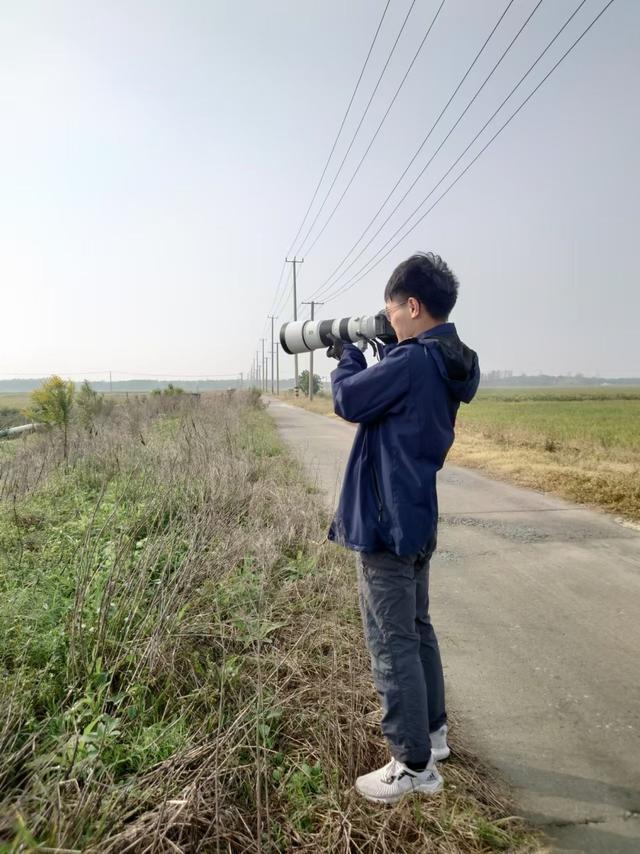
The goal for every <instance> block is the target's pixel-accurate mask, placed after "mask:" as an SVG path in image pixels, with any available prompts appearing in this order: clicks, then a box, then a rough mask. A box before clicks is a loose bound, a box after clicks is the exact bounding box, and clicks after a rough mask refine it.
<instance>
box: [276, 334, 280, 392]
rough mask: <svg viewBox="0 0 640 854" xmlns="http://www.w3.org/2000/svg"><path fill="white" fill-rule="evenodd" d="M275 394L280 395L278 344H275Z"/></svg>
mask: <svg viewBox="0 0 640 854" xmlns="http://www.w3.org/2000/svg"><path fill="white" fill-rule="evenodd" d="M276 394H277V395H278V397H280V345H279V344H276Z"/></svg>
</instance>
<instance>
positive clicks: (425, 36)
mask: <svg viewBox="0 0 640 854" xmlns="http://www.w3.org/2000/svg"><path fill="white" fill-rule="evenodd" d="M540 2H542V0H540ZM444 4H445V0H442V2H441V3H440V6H439V7H438V10H437V11H436V13H435V15H434V16H433V19H432V21H431V23H430V24H429V26H428V27H427V31H426V33H425V34H424V36H423V38H422V41H421V42H420V44H419V45H418V49H417V50H416V52H415V54H414V55H413V59H412V60H411V62H410V63H409V67H408V68H407V70H406V71H405V73H404V76H403V78H402V80H401V81H400V85H399V86H398V88H397V89H396V91H395V94H394V95H393V98H392V99H391V101H390V102H389V106H388V107H387V109H386V111H385V113H384V115H383V116H382V119H381V120H380V122H379V124H378V127H377V128H376V130H375V132H374V134H373V136H372V138H371V141H370V142H369V145H368V146H367V147H366V149H365V151H364V154H363V155H362V157H361V158H360V160H359V162H358V165H357V166H356V168H355V170H354V172H353V174H352V176H351V178H350V179H349V181H348V183H347V186H346V187H345V188H344V190H343V191H342V195H341V196H340V198H339V199H338V201H337V202H336V204H335V205H334V207H333V210H332V211H331V213H330V214H329V216H328V217H327V219H326V221H325V223H324V225H323V226H322V228H321V229H320V231H319V232H318V234H317V235H316V236H315V238H314V239H313V242H312V243H311V244H310V245H309V246H308V247H307V248H306V249H305V250H304V253H303V254H305V255H308V254H309V253H310V252H311V250H312V249H313V247H314V246H315V245H316V243H317V242H318V240H320V238H321V237H322V235H323V234H324V232H325V230H326V228H327V226H328V225H329V223H330V222H331V220H332V219H333V217H334V216H335V213H336V211H337V210H338V208H339V207H340V205H341V204H342V200H343V199H344V197H345V196H346V194H347V192H348V191H349V188H350V187H351V185H352V184H353V182H354V180H355V178H356V176H357V174H358V172H359V171H360V167H361V166H362V164H363V163H364V161H365V159H366V157H367V155H368V154H369V152H370V151H371V148H372V146H373V143H374V142H375V141H376V139H377V137H378V134H379V133H380V131H381V130H382V126H383V125H384V123H385V121H386V120H387V117H388V115H389V113H390V112H391V108H392V107H393V105H394V104H395V102H396V99H397V97H398V95H399V94H400V91H401V90H402V87H403V86H404V84H405V82H406V79H407V77H408V76H409V74H410V72H411V69H412V68H413V66H414V64H415V62H416V60H417V58H418V56H419V55H420V53H421V52H422V48H423V47H424V45H425V43H426V41H427V39H428V38H429V34H430V33H431V30H432V29H433V26H434V24H435V22H436V21H437V20H438V16H439V15H440V12H441V11H442V7H443V6H444ZM301 252H302V250H301Z"/></svg>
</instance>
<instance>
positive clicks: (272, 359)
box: [267, 314, 276, 394]
mask: <svg viewBox="0 0 640 854" xmlns="http://www.w3.org/2000/svg"><path fill="white" fill-rule="evenodd" d="M267 318H268V319H269V320H270V321H271V394H273V371H274V367H273V366H274V365H275V360H274V358H273V321H274V320H275V319H276V318H275V315H273V314H268V315H267Z"/></svg>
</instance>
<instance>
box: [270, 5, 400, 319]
mask: <svg viewBox="0 0 640 854" xmlns="http://www.w3.org/2000/svg"><path fill="white" fill-rule="evenodd" d="M390 3H391V0H387V2H386V4H385V7H384V9H383V11H382V16H381V17H380V20H379V22H378V26H377V28H376V31H375V33H374V36H373V39H372V41H371V44H370V46H369V50H368V51H367V56H366V58H365V61H364V63H363V65H362V68H361V69H360V74H359V75H358V79H357V81H356V85H355V87H354V89H353V92H352V94H351V98H350V99H349V103H348V105H347V109H346V111H345V114H344V116H343V117H342V121H341V123H340V127H339V128H338V133H337V134H336V137H335V139H334V141H333V145H332V147H331V151H330V152H329V156H328V157H327V160H326V162H325V165H324V168H323V170H322V174H321V175H320V179H319V180H318V183H317V185H316V188H315V190H314V192H313V195H312V198H311V201H310V202H309V205H308V207H307V210H306V212H305V214H304V216H303V218H302V221H301V223H300V226H299V227H298V231H297V232H296V235H295V237H294V238H293V240H292V241H291V245H290V247H289V249H288V250H287V252H286V256H288V255H289V254H290V253H291V250H292V248H293V246H294V245H295V242H296V240H297V239H298V237H299V235H300V232H301V231H302V228H303V227H304V224H305V222H306V220H307V217H308V215H309V212H310V210H311V208H312V206H313V203H314V202H315V200H316V197H317V195H318V191H319V189H320V186H321V184H322V181H323V180H324V176H325V174H326V171H327V169H328V167H329V163H330V162H331V158H332V157H333V153H334V151H335V148H336V146H337V144H338V140H339V139H340V135H341V134H342V130H343V128H344V125H345V122H346V120H347V117H348V115H349V112H350V111H351V107H352V105H353V102H354V100H355V97H356V94H357V92H358V89H359V87H360V83H361V82H362V78H363V76H364V73H365V70H366V68H367V65H368V63H369V59H370V58H371V54H372V52H373V48H374V46H375V44H376V41H377V39H378V35H379V34H380V30H381V29H382V24H383V22H384V19H385V17H386V14H387V11H388V9H389V5H390ZM414 3H415V0H414ZM412 8H413V4H412ZM385 67H386V66H385ZM365 115H366V111H365ZM363 118H364V117H363ZM286 256H285V257H286ZM286 266H287V265H286V261H285V262H283V264H282V268H281V269H280V275H279V277H278V283H277V285H276V289H275V293H274V297H273V301H272V306H271V310H270V311H269V314H278V313H279V311H281V310H282V307H280V308H277V306H278V305H279V300H280V299H282V296H279V293H280V288H281V287H282V280H283V276H284V270H285V267H286ZM286 295H287V282H285V284H284V291H283V296H284V297H286ZM263 333H264V329H263Z"/></svg>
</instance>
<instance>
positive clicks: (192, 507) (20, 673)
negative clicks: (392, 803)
mask: <svg viewBox="0 0 640 854" xmlns="http://www.w3.org/2000/svg"><path fill="white" fill-rule="evenodd" d="M14 447H17V448H18V450H17V452H16V453H15V454H14V455H13V456H12V457H11V458H10V459H5V460H4V461H3V460H1V459H0V495H1V496H2V499H1V501H2V512H1V514H0V651H1V652H0V669H1V672H0V704H1V705H2V708H3V710H4V714H3V719H2V721H1V722H0V755H1V756H2V760H1V762H0V791H2V798H3V799H2V801H0V844H2V845H3V846H4V850H7V851H15V852H17V851H26V850H61V849H64V850H67V851H87V852H100V854H104V853H105V852H114V854H115V852H123V851H153V852H169V851H171V852H176V851H184V852H195V851H198V852H200V851H212V852H213V851H228V852H259V851H264V852H267V851H271V852H275V851H281V852H284V851H293V850H296V851H297V850H301V851H314V852H326V851H332V852H333V851H344V852H347V851H349V852H350V851H359V852H374V851H376V852H377V851H379V852H391V851H393V852H403V851H406V852H410V851H411V852H414V851H417V850H420V851H425V852H459V851H463V852H467V851H469V852H471V851H473V852H488V851H493V850H496V849H498V850H510V851H518V852H525V851H535V850H539V845H538V843H537V841H536V839H535V837H534V836H533V835H532V834H531V833H530V832H529V830H528V829H527V828H526V827H525V825H524V824H523V823H522V822H521V821H520V820H518V819H517V818H513V817H512V810H511V808H510V806H509V804H508V801H507V800H506V799H505V797H504V794H503V793H502V792H501V790H500V787H499V785H498V784H497V783H495V782H494V781H492V780H491V777H490V775H489V774H488V772H487V771H486V769H483V768H481V767H480V766H479V764H478V763H477V761H476V760H475V759H474V757H473V756H471V755H469V754H468V753H467V752H466V751H465V749H464V747H463V744H462V742H461V739H460V738H457V737H456V727H455V726H454V736H453V747H454V750H455V756H454V757H453V758H452V760H451V761H450V762H448V763H447V764H446V765H445V766H443V772H444V774H445V779H446V788H445V791H444V792H443V793H442V794H440V795H438V796H436V797H434V798H432V799H431V800H413V801H412V800H409V801H407V802H405V803H402V804H400V805H398V806H397V807H394V808H390V809H380V808H376V807H374V806H373V805H370V804H367V803H366V802H363V801H361V800H360V799H359V798H358V797H357V796H356V795H355V793H354V792H353V789H352V784H353V780H354V777H355V775H356V774H358V773H362V772H363V771H365V770H370V769H371V768H372V767H375V766H377V765H379V764H381V763H382V762H383V761H386V758H387V756H386V752H385V749H384V746H383V744H382V741H381V738H380V734H379V731H378V725H377V717H378V704H377V698H376V696H375V693H374V691H373V688H372V685H371V682H370V676H369V663H368V656H367V654H366V651H365V649H364V647H363V643H362V637H361V629H360V624H359V615H358V612H357V604H356V597H355V589H354V587H355V585H354V581H353V568H352V559H351V556H350V555H349V554H347V553H345V552H344V551H342V550H340V549H338V548H336V547H333V546H330V545H328V544H326V543H322V541H323V539H324V532H325V526H326V520H325V519H324V518H323V512H322V509H321V507H320V502H318V501H317V500H316V499H315V497H314V494H313V490H311V489H310V488H309V487H307V486H306V485H305V483H304V481H303V479H302V477H301V474H300V470H299V468H298V467H297V465H296V464H295V463H294V462H292V460H291V458H290V457H289V456H287V454H286V453H285V452H284V450H283V447H282V445H281V444H280V442H279V440H278V438H277V436H276V434H275V430H274V428H273V425H272V423H271V421H270V419H269V418H268V416H267V415H266V413H265V412H264V411H263V409H262V407H261V405H260V404H259V401H258V400H257V396H256V395H251V394H247V395H243V394H236V395H212V396H211V397H209V398H205V399H203V401H202V403H201V404H200V405H199V406H198V405H194V404H193V403H191V402H189V401H175V400H167V399H156V400H147V401H131V402H129V403H123V404H121V405H120V406H118V407H116V408H115V409H114V410H113V412H112V413H111V415H110V418H109V420H105V421H104V422H103V423H102V424H100V425H99V429H98V431H97V433H94V434H91V435H88V434H85V433H81V432H78V431H75V432H74V433H73V436H72V440H71V443H70V453H69V462H68V466H67V467H64V466H62V465H61V463H60V459H61V455H60V447H59V441H58V440H57V439H56V436H55V434H54V433H51V434H47V435H35V436H31V437H30V438H29V440H28V441H25V442H19V443H14Z"/></svg>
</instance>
